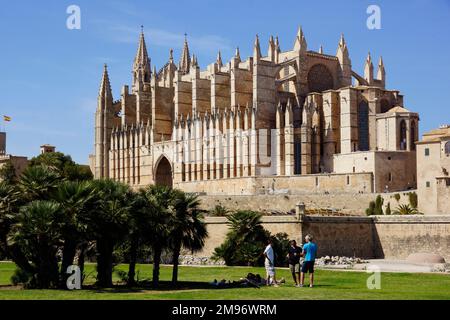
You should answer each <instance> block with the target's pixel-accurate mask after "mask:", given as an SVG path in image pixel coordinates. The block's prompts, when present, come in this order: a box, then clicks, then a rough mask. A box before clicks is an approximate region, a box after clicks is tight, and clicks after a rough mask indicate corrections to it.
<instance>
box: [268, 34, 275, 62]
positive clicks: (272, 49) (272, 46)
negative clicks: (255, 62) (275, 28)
mask: <svg viewBox="0 0 450 320" xmlns="http://www.w3.org/2000/svg"><path fill="white" fill-rule="evenodd" d="M275 53H276V47H275V41H274V40H273V36H270V39H269V49H268V53H267V55H268V56H269V59H270V61H273V62H275Z"/></svg>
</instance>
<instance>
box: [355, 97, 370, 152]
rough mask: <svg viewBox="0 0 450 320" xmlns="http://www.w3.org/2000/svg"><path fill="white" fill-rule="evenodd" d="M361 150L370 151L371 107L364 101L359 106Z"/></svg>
mask: <svg viewBox="0 0 450 320" xmlns="http://www.w3.org/2000/svg"><path fill="white" fill-rule="evenodd" d="M358 139H359V150H360V151H368V150H369V105H368V104H367V101H365V100H363V101H361V103H360V104H359V106H358Z"/></svg>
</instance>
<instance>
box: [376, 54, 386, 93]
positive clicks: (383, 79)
mask: <svg viewBox="0 0 450 320" xmlns="http://www.w3.org/2000/svg"><path fill="white" fill-rule="evenodd" d="M377 79H378V80H379V81H381V83H382V85H383V87H384V86H385V85H386V70H385V69H384V62H383V57H381V56H380V60H379V61H378V72H377Z"/></svg>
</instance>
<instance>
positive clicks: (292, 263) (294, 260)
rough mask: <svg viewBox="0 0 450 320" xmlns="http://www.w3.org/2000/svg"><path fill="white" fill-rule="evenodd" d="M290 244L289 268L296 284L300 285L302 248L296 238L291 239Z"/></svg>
mask: <svg viewBox="0 0 450 320" xmlns="http://www.w3.org/2000/svg"><path fill="white" fill-rule="evenodd" d="M289 244H290V245H289V249H288V255H287V258H288V261H289V269H290V270H291V274H292V278H293V279H294V282H295V286H296V287H298V286H299V284H300V257H301V255H302V248H300V247H298V246H297V242H296V241H295V240H291V241H289Z"/></svg>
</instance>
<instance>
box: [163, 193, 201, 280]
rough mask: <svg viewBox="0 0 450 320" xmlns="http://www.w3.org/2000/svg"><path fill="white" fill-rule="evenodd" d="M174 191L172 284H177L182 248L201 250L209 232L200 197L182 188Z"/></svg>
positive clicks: (171, 240)
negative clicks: (183, 190) (187, 192)
mask: <svg viewBox="0 0 450 320" xmlns="http://www.w3.org/2000/svg"><path fill="white" fill-rule="evenodd" d="M173 193H174V197H173V200H174V208H175V215H174V216H173V221H172V230H171V233H170V236H169V241H170V243H171V248H172V252H173V262H172V263H173V270H172V284H173V285H176V284H177V281H178V263H179V262H178V259H179V257H180V252H181V248H182V247H184V248H186V249H189V250H191V251H192V252H195V251H199V250H201V249H202V248H203V246H204V245H205V239H206V237H207V236H208V232H207V230H206V225H205V223H204V221H203V213H204V212H205V211H204V210H202V209H200V200H199V199H198V197H197V196H196V195H192V194H186V193H184V192H182V191H180V190H174V192H173Z"/></svg>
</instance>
